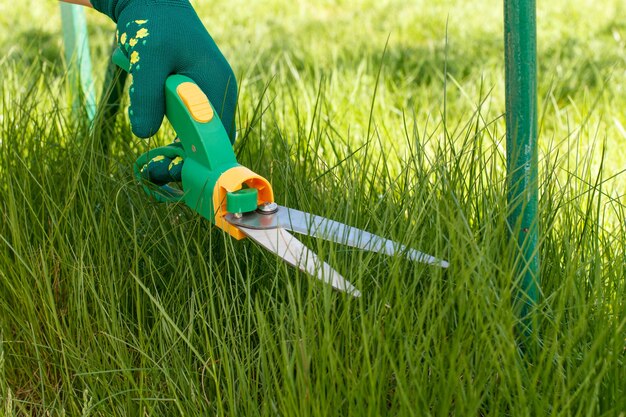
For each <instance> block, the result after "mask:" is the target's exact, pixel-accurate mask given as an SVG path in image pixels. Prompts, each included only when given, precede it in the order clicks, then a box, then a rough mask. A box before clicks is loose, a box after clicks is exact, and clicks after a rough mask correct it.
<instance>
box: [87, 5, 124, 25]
mask: <svg viewBox="0 0 626 417" xmlns="http://www.w3.org/2000/svg"><path fill="white" fill-rule="evenodd" d="M128 3H130V0H91V5H92V6H93V8H94V9H96V10H97V11H99V12H100V13H104V14H105V15H107V16H109V17H110V18H111V19H112V20H113V21H114V22H115V23H117V18H118V17H119V15H120V13H121V12H122V10H124V8H125V7H126V6H127V5H128Z"/></svg>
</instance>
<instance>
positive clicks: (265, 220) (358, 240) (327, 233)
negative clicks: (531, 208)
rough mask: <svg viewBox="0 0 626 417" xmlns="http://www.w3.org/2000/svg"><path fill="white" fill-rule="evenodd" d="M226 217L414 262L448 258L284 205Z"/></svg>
mask: <svg viewBox="0 0 626 417" xmlns="http://www.w3.org/2000/svg"><path fill="white" fill-rule="evenodd" d="M226 219H227V220H228V221H229V222H230V223H232V224H234V225H236V226H240V227H245V228H252V229H270V228H276V227H282V228H284V229H287V230H291V231H292V232H296V233H301V234H305V235H309V236H315V237H319V238H322V239H325V240H329V241H332V242H335V243H340V244H342V245H347V246H351V247H353V248H359V249H363V250H368V251H371V252H376V253H382V254H386V255H390V256H391V255H395V254H397V253H401V254H403V255H404V256H405V257H407V258H408V259H410V260H412V261H415V262H423V263H425V264H429V265H437V266H441V267H442V268H447V267H448V262H447V261H444V260H442V259H438V258H435V257H434V256H431V255H428V254H426V253H422V252H420V251H417V250H415V249H411V248H408V247H406V246H405V245H402V244H400V243H397V242H394V241H392V240H389V239H385V238H383V237H380V236H378V235H375V234H373V233H369V232H366V231H365V230H361V229H357V228H356V227H352V226H348V225H346V224H343V223H340V222H337V221H334V220H330V219H327V218H325V217H320V216H316V215H314V214H310V213H305V212H303V211H300V210H296V209H292V208H287V207H283V206H278V210H277V211H276V212H275V213H271V214H263V213H259V212H252V213H246V214H244V215H243V216H242V217H241V218H235V217H234V216H233V215H232V214H228V215H227V216H226Z"/></svg>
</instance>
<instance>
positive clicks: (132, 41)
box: [128, 38, 137, 48]
mask: <svg viewBox="0 0 626 417" xmlns="http://www.w3.org/2000/svg"><path fill="white" fill-rule="evenodd" d="M128 44H129V45H130V47H131V48H132V47H133V46H135V45H137V39H135V38H130V40H129V41H128Z"/></svg>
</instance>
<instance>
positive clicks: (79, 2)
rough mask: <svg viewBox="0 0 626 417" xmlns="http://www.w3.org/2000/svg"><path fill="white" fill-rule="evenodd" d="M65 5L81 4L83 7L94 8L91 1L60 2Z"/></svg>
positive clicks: (65, 0)
mask: <svg viewBox="0 0 626 417" xmlns="http://www.w3.org/2000/svg"><path fill="white" fill-rule="evenodd" d="M59 1H62V2H64V3H73V4H80V5H81V6H87V7H93V6H92V5H91V2H90V1H89V0H59Z"/></svg>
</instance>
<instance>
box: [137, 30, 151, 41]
mask: <svg viewBox="0 0 626 417" xmlns="http://www.w3.org/2000/svg"><path fill="white" fill-rule="evenodd" d="M148 35H149V33H148V29H146V28H141V29H139V30H138V31H137V34H136V35H135V38H137V39H142V38H146V37H147V36H148Z"/></svg>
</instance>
